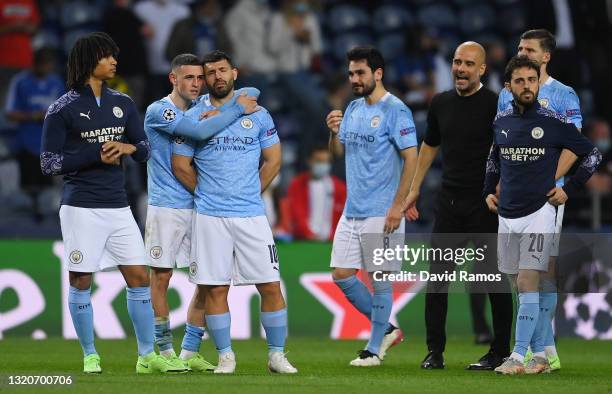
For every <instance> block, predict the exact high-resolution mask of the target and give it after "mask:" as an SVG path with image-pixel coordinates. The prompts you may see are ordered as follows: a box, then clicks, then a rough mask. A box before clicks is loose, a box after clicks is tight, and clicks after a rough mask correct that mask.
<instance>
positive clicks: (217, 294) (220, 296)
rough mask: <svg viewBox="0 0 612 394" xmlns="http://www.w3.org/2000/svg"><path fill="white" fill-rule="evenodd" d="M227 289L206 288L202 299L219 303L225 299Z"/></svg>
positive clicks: (217, 287) (220, 287)
mask: <svg viewBox="0 0 612 394" xmlns="http://www.w3.org/2000/svg"><path fill="white" fill-rule="evenodd" d="M228 291H229V287H227V286H207V287H206V290H205V291H204V298H205V299H206V300H210V301H213V302H214V301H219V300H224V299H226V298H227V293H228Z"/></svg>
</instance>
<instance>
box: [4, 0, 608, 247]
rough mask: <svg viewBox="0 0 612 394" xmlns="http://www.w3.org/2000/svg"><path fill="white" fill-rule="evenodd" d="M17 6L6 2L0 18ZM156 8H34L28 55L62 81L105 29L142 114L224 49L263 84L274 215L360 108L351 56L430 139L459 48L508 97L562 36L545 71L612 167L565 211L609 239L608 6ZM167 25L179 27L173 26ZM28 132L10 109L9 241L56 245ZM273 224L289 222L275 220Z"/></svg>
mask: <svg viewBox="0 0 612 394" xmlns="http://www.w3.org/2000/svg"><path fill="white" fill-rule="evenodd" d="M11 3H12V2H11V1H10V0H0V15H4V13H6V12H7V7H11ZM20 3H23V2H20ZM153 3H156V4H157V5H156V6H157V7H161V5H159V2H154V1H151V0H141V1H133V2H130V1H126V0H115V1H111V0H88V1H84V0H55V1H54V0H48V1H38V2H34V1H33V2H32V4H35V5H36V7H37V12H38V14H39V15H40V21H39V23H37V28H36V31H35V32H34V34H32V35H31V47H32V50H36V49H40V48H51V49H53V50H54V52H55V55H56V56H55V57H56V59H57V61H56V64H55V71H56V72H57V73H59V75H62V73H65V66H64V65H65V60H66V55H67V52H68V51H69V49H70V48H71V46H72V44H73V43H74V41H75V40H76V38H77V37H78V36H79V35H81V34H84V33H87V32H91V31H96V30H105V31H107V32H109V33H110V34H111V35H113V36H114V37H115V39H116V40H117V42H118V44H119V46H120V48H121V49H122V52H121V54H120V56H119V72H118V76H117V78H116V79H115V80H114V81H113V82H112V85H113V86H114V87H115V88H116V89H118V90H121V91H124V92H126V93H128V94H130V95H131V96H132V97H134V99H135V101H136V102H137V104H138V105H139V107H140V109H141V110H143V111H144V109H145V108H146V105H147V104H148V103H150V102H152V101H154V100H156V99H159V98H160V97H161V96H163V95H165V94H168V93H169V92H170V90H171V88H170V85H169V83H168V82H167V78H166V77H165V75H164V73H163V72H161V71H160V70H163V68H161V69H160V64H159V62H164V61H166V62H167V61H168V59H171V57H172V56H173V55H175V54H177V53H179V52H181V51H190V52H194V53H196V54H197V55H202V54H203V53H205V52H207V51H209V50H211V49H214V48H219V49H223V50H226V51H227V52H229V53H230V54H231V55H232V56H233V57H234V60H235V62H236V64H237V66H238V67H239V69H240V75H239V79H238V86H246V85H254V86H256V87H259V88H260V89H261V90H262V92H263V94H262V96H261V99H260V103H261V104H262V105H264V106H265V107H266V108H268V109H269V110H270V112H271V113H272V115H273V118H274V120H275V122H276V124H277V129H278V130H279V135H280V137H281V140H282V143H283V167H282V170H281V176H280V181H279V182H277V186H276V188H275V190H274V191H273V193H271V195H272V198H273V201H272V202H271V204H269V206H275V205H276V206H277V205H278V203H277V201H278V199H279V198H280V197H281V196H283V195H284V194H285V192H286V188H287V185H288V184H289V182H290V181H291V179H292V178H293V177H294V175H295V174H296V173H298V172H299V171H302V170H304V169H305V165H306V164H305V161H306V156H307V154H308V152H309V151H310V149H311V148H312V147H313V146H315V145H317V144H320V143H321V142H325V141H326V140H327V136H328V134H327V130H326V127H325V123H324V119H325V115H326V114H327V112H328V111H329V110H330V109H332V108H334V109H335V108H343V107H344V106H345V105H346V103H348V101H350V100H351V92H350V87H349V85H348V82H347V80H346V65H345V60H344V56H345V53H346V51H347V50H348V49H349V48H351V47H353V46H355V45H363V44H371V45H375V46H377V47H378V48H379V49H380V50H381V51H382V52H383V54H384V55H385V59H386V63H387V68H386V71H385V77H384V78H385V79H384V81H385V86H386V87H387V89H389V90H390V91H392V92H393V93H394V94H397V95H398V96H399V97H401V98H402V99H403V100H404V101H405V102H406V104H407V105H408V106H409V107H410V108H411V109H412V111H413V114H414V118H415V122H416V125H417V131H418V133H419V136H420V137H422V136H423V133H424V132H425V130H426V122H425V119H426V111H427V106H428V103H429V101H430V99H431V97H432V96H433V95H434V94H435V93H437V92H440V91H443V90H446V89H450V88H452V80H451V76H450V60H451V58H452V53H453V50H454V48H455V47H456V45H457V44H459V43H460V42H462V41H465V40H475V41H478V42H480V43H482V44H483V45H485V47H486V48H487V55H488V61H487V62H488V66H489V68H488V73H487V75H486V78H485V83H486V86H488V87H490V88H491V89H492V90H494V91H498V90H499V89H501V87H502V86H503V85H502V82H501V74H502V73H503V68H504V66H505V64H506V61H507V60H508V59H509V58H510V57H511V56H512V55H513V54H514V53H515V52H516V47H517V44H518V37H519V35H520V34H521V33H522V32H523V31H524V30H527V29H530V28H540V27H544V28H548V29H549V30H551V31H552V32H554V33H555V34H556V35H557V39H558V47H559V49H558V51H557V53H555V54H554V55H553V61H552V63H551V65H550V66H549V73H550V74H551V75H552V76H553V77H555V78H557V79H559V80H560V81H561V82H563V83H565V84H567V85H570V86H572V87H573V88H574V89H575V90H576V91H577V92H578V94H579V96H580V101H581V107H582V108H581V109H582V114H583V117H584V123H583V124H584V128H583V132H584V133H586V134H587V135H588V136H589V138H591V139H592V140H593V141H594V142H595V143H597V145H598V146H599V147H600V149H602V151H605V152H604V163H603V164H602V166H601V168H600V170H599V171H598V173H597V174H596V175H595V176H594V177H593V179H592V180H591V181H590V182H589V184H588V189H587V190H585V191H584V193H583V194H582V196H581V197H579V198H576V199H575V200H573V201H570V202H569V203H568V206H567V209H566V216H565V223H564V224H565V226H564V231H572V229H574V230H578V231H602V232H603V231H610V230H611V229H612V227H611V226H612V196H611V191H612V185H611V172H612V163H610V147H609V146H610V122H612V119H611V118H612V111H611V108H612V90H611V89H610V88H611V87H612V84H611V81H610V76H609V71H608V70H607V65H608V64H610V61H611V60H612V59H610V57H611V56H612V42H611V41H610V40H606V38H607V37H610V36H612V35H611V34H610V33H612V31H611V30H612V29H611V21H612V4H610V3H612V2H610V1H606V0H590V1H580V0H567V1H563V0H562V1H556V0H549V1H547V0H543V1H537V2H533V1H531V2H530V1H522V0H495V1H484V0H452V1H450V0H448V1H436V0H410V1H392V0H383V1H376V2H374V1H338V0H329V1H324V0H320V1H301V0H289V1H269V2H266V1H261V0H238V1H215V0H211V1H192V2H190V1H169V2H166V4H165V5H164V7H172V12H167V13H155V12H153V13H152V14H151V11H150V8H149V10H148V11H147V7H151V6H153V5H154V4H153ZM162 3H163V2H162ZM565 7H567V8H565ZM563 10H565V11H568V12H566V13H564V12H563ZM151 15H152V16H151ZM170 15H172V17H170ZM147 17H149V19H147ZM143 19H145V20H143ZM169 19H171V20H172V24H171V26H167V25H168V20H169ZM291 33H293V34H291ZM3 34H4V33H2V34H0V40H2V38H1V36H2V35H3ZM156 35H157V41H156V39H155V38H156ZM160 35H163V36H164V37H165V43H164V40H160ZM5 38H6V36H5ZM0 42H2V43H4V41H0ZM5 50H6V48H5V49H4V50H3V49H2V48H1V47H0V55H1V56H0V57H1V58H3V59H6V58H7V57H6V56H10V54H8V55H7V54H6V53H4V51H5ZM153 52H155V53H153ZM166 69H167V68H166ZM23 71H24V68H23V67H21V68H20V67H15V66H14V65H11V64H6V62H4V61H2V62H0V76H1V78H0V81H1V82H2V85H1V86H0V103H1V104H2V108H3V109H4V108H5V105H6V102H7V99H8V98H7V95H9V89H10V84H9V83H8V81H9V80H11V78H14V77H15V76H16V75H18V73H20V72H23ZM19 133H20V130H19V125H18V124H16V123H14V122H10V121H9V119H8V118H7V116H6V111H4V110H3V111H2V115H0V218H1V219H0V238H9V239H10V238H21V239H23V238H59V237H60V235H61V234H60V231H59V219H58V215H57V210H58V206H59V198H60V185H61V182H60V179H59V178H58V179H55V180H54V181H53V184H52V185H51V186H48V185H42V184H41V185H38V186H39V187H31V186H28V187H23V185H22V182H21V179H22V176H20V171H19V169H20V163H19V161H18V158H19V157H20V152H21V150H22V149H23V148H22V147H21V146H20V143H19V141H20V138H19ZM125 162H126V163H125V166H126V167H127V177H126V179H127V186H128V191H129V198H130V201H131V205H132V209H133V210H134V212H135V214H136V217H137V219H138V220H139V223H140V224H141V225H142V224H143V221H144V212H145V209H146V168H145V167H144V166H141V165H139V164H136V163H134V162H132V161H131V160H129V159H128V160H125ZM21 164H23V163H21ZM343 165H344V164H343V163H342V162H341V161H337V162H335V163H334V173H335V174H336V175H338V176H340V177H343ZM483 171H484V169H483ZM439 183H440V168H439V163H438V166H437V167H435V166H434V168H433V169H432V171H430V174H429V175H428V177H427V179H426V188H427V191H424V193H423V195H429V193H435V191H436V189H437V188H438V186H439ZM422 200H423V201H422V206H421V207H420V209H421V212H422V215H421V216H422V218H423V219H422V221H420V222H419V223H416V224H413V225H411V226H409V228H408V231H428V229H429V228H430V225H431V219H432V214H431V209H432V207H431V206H430V204H431V201H432V199H422ZM275 201H276V203H275ZM272 216H273V217H274V218H275V219H274V220H281V219H279V218H278V215H277V214H276V215H272Z"/></svg>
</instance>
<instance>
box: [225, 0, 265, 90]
mask: <svg viewBox="0 0 612 394" xmlns="http://www.w3.org/2000/svg"><path fill="white" fill-rule="evenodd" d="M271 17H272V14H271V11H270V6H269V5H268V1H267V0H238V2H237V3H236V4H235V5H234V6H233V7H232V8H231V9H230V10H229V11H228V12H227V15H226V16H225V18H224V19H225V29H226V31H227V34H228V36H229V39H230V44H231V46H232V51H233V52H232V58H233V60H234V62H235V63H236V66H238V67H239V68H240V73H241V77H240V78H241V80H242V82H243V83H244V84H245V85H246V84H247V83H246V82H245V80H244V78H246V77H249V76H252V75H266V74H270V73H273V72H274V71H276V60H275V59H274V57H273V56H271V55H270V53H269V52H268V51H267V48H266V42H267V41H268V38H269V31H268V26H269V24H270V18H271Z"/></svg>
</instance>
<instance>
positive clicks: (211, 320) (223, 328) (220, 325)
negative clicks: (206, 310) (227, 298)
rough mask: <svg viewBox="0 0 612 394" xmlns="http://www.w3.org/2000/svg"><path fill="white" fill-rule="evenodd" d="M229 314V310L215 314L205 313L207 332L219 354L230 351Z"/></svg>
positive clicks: (230, 319)
mask: <svg viewBox="0 0 612 394" xmlns="http://www.w3.org/2000/svg"><path fill="white" fill-rule="evenodd" d="M231 321H232V318H231V315H230V313H229V312H226V313H221V314H217V315H206V326H207V327H208V332H209V333H210V336H211V337H212V338H213V341H214V342H215V347H216V348H217V351H218V352H219V353H220V354H223V353H228V352H231V351H232V339H231V335H230V325H231Z"/></svg>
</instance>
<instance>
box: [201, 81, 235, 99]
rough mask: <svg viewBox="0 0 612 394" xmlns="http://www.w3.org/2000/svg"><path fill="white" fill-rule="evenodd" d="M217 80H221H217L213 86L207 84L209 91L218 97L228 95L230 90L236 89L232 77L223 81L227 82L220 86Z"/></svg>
mask: <svg viewBox="0 0 612 394" xmlns="http://www.w3.org/2000/svg"><path fill="white" fill-rule="evenodd" d="M217 82H219V80H217V81H215V84H214V85H213V86H207V87H208V93H209V94H210V95H211V96H213V97H214V98H216V99H222V98H224V97H226V96H227V95H228V94H229V92H231V91H232V90H233V89H234V80H233V79H231V78H230V80H229V81H223V82H225V84H223V85H222V86H219V87H217V86H216V85H217Z"/></svg>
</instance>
